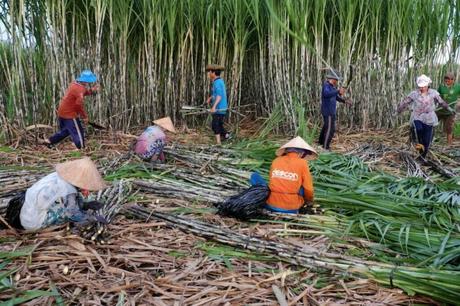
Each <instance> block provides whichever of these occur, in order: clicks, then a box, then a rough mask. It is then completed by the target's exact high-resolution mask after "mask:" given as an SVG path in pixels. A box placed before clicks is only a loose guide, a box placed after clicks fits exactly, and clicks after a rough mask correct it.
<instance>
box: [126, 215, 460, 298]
mask: <svg viewBox="0 0 460 306" xmlns="http://www.w3.org/2000/svg"><path fill="white" fill-rule="evenodd" d="M124 212H125V213H126V214H128V215H131V216H134V217H136V218H140V219H143V220H145V219H150V218H152V217H153V218H157V219H160V220H163V221H166V222H167V223H168V224H169V225H170V226H173V227H177V228H179V229H181V230H183V231H185V232H187V233H190V232H191V233H193V234H195V235H197V236H200V237H204V238H206V239H212V240H214V241H217V242H220V243H223V244H227V245H231V246H234V247H239V248H242V249H246V250H250V251H254V252H257V253H262V254H270V255H274V256H277V257H278V258H280V259H281V260H283V261H286V262H289V263H291V264H293V265H297V266H303V267H306V268H314V269H327V270H331V271H336V270H340V271H343V272H346V273H353V274H357V275H361V276H366V277H369V278H371V279H373V280H375V281H377V282H379V283H382V284H387V285H391V286H396V287H399V288H401V289H403V290H405V291H406V292H408V293H412V294H413V293H421V294H425V295H427V296H430V297H433V298H435V299H437V300H439V301H443V302H447V303H454V304H455V303H456V302H457V301H458V299H459V298H460V272H458V271H449V270H438V269H431V268H414V267H398V266H395V265H393V264H385V263H380V262H375V261H366V260H361V259H359V258H355V257H350V256H344V255H339V254H333V253H328V252H321V251H320V250H318V249H315V248H313V247H309V248H308V249H305V248H301V247H299V246H296V245H291V244H286V243H280V242H273V241H268V240H263V239H260V238H256V237H251V236H247V235H244V234H241V233H238V232H234V231H232V230H229V229H225V228H222V227H220V226H215V225H212V224H209V223H204V222H200V221H197V220H192V219H188V218H185V217H183V216H177V215H170V214H165V213H160V212H156V211H151V210H148V209H146V208H142V207H139V206H131V207H128V208H125V210H124Z"/></svg>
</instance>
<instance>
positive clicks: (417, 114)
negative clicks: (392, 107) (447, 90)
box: [398, 88, 449, 126]
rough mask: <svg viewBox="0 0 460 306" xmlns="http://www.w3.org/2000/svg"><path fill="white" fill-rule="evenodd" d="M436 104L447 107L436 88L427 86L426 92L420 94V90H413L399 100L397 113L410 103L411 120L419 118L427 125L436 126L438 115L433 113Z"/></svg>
mask: <svg viewBox="0 0 460 306" xmlns="http://www.w3.org/2000/svg"><path fill="white" fill-rule="evenodd" d="M436 104H440V105H441V106H442V107H443V108H445V109H448V108H449V105H448V104H447V103H446V102H445V101H444V100H443V99H442V98H441V96H440V95H439V93H438V92H437V91H436V90H434V89H431V88H429V89H428V92H427V93H426V94H422V93H421V92H420V90H414V91H413V92H411V93H410V94H409V95H408V96H407V97H405V98H404V100H402V101H401V103H400V104H399V106H398V113H400V112H402V111H403V110H405V109H406V108H407V107H408V106H409V105H411V106H412V115H411V121H414V120H420V121H422V122H423V123H425V124H427V125H433V126H436V125H438V117H437V116H436V113H435V110H436Z"/></svg>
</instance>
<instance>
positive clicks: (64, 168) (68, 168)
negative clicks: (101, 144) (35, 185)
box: [56, 157, 107, 191]
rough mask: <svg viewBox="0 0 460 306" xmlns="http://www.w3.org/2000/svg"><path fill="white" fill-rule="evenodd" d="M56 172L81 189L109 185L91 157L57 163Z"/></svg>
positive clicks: (100, 187) (102, 187)
mask: <svg viewBox="0 0 460 306" xmlns="http://www.w3.org/2000/svg"><path fill="white" fill-rule="evenodd" d="M56 172H57V173H58V174H59V176H60V177H61V178H62V179H63V180H65V181H66V182H68V183H69V184H72V185H74V186H76V187H79V188H81V189H86V190H92V191H95V190H101V189H104V188H105V187H107V185H106V184H105V182H104V180H103V179H102V177H101V175H100V174H99V171H98V170H97V167H96V165H95V164H94V163H93V161H92V160H91V159H90V158H89V157H85V158H82V159H76V160H72V161H68V162H65V163H62V164H57V165H56Z"/></svg>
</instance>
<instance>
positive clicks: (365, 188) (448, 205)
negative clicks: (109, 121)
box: [109, 140, 460, 302]
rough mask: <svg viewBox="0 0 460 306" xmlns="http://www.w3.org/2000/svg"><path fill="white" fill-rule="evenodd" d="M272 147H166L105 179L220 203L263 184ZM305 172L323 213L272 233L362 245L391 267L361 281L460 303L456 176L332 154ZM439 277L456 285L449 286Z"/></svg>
mask: <svg viewBox="0 0 460 306" xmlns="http://www.w3.org/2000/svg"><path fill="white" fill-rule="evenodd" d="M277 147H279V144H278V143H274V142H271V141H268V140H258V141H249V140H244V141H241V142H240V143H237V144H234V145H233V147H232V148H228V147H202V146H185V145H179V144H174V145H171V146H170V147H167V148H166V152H167V158H168V163H167V164H164V165H162V164H139V163H129V164H127V165H125V166H124V167H125V168H122V169H120V170H119V171H121V172H117V171H115V172H113V173H111V174H109V176H110V175H111V176H113V177H117V175H119V174H120V173H122V172H123V171H127V169H131V170H130V171H131V172H130V173H129V174H128V175H129V176H130V177H133V178H135V180H134V186H135V188H138V189H141V190H142V191H144V192H149V193H154V194H158V195H162V196H166V197H170V198H178V199H187V200H196V199H197V198H198V199H199V200H200V201H203V202H208V203H210V204H215V203H221V202H223V201H225V199H228V198H229V197H231V196H234V195H237V194H239V193H240V192H241V191H242V190H244V189H245V188H246V187H247V186H248V178H249V175H250V173H251V171H254V170H256V171H258V172H259V173H260V174H262V176H264V177H265V178H267V175H268V170H269V166H270V164H271V161H272V160H273V158H274V157H275V150H276V148H277ZM130 167H132V168H130ZM310 169H311V172H312V174H313V177H314V186H315V202H316V204H319V205H321V207H322V208H323V209H324V210H325V212H324V215H322V216H308V215H307V216H293V217H290V218H289V219H287V220H285V221H283V222H285V224H286V226H287V227H288V228H287V229H286V230H285V231H283V232H282V233H280V234H282V235H300V236H301V235H302V234H303V233H305V234H308V235H311V234H317V235H327V236H328V237H329V238H331V239H332V240H333V241H352V240H353V239H365V240H366V241H368V245H367V251H366V252H363V253H361V254H360V255H361V256H364V257H365V258H368V259H372V260H374V261H376V262H380V263H385V264H389V265H391V267H385V268H380V267H378V268H377V267H376V268H375V269H368V270H367V272H365V274H366V275H368V276H369V277H371V278H373V279H376V280H378V281H379V282H381V283H385V284H388V285H393V286H398V287H400V288H403V289H404V290H406V292H409V293H410V292H418V293H424V294H427V295H429V296H432V297H435V298H436V299H439V300H443V301H448V302H452V301H454V300H455V299H456V298H458V297H460V296H459V294H458V293H453V292H451V289H452V288H456V289H459V288H457V286H458V285H457V284H459V283H460V282H458V280H457V279H456V278H458V273H459V272H458V271H459V270H460V269H459V265H460V211H459V208H460V192H459V188H458V186H459V185H458V181H459V180H458V177H454V178H452V179H449V180H444V179H437V180H436V182H434V181H433V180H426V178H424V176H419V177H414V176H408V177H398V176H395V175H392V174H388V173H385V172H382V171H375V170H372V169H370V168H369V167H368V166H367V165H366V164H365V163H364V162H363V160H362V159H360V158H358V157H355V156H353V155H339V154H334V153H323V154H321V155H320V158H319V159H317V160H315V161H312V162H310ZM125 174H126V173H125ZM123 175H124V174H123ZM257 221H258V222H268V223H269V222H277V221H274V220H272V219H271V218H264V219H260V218H259V219H258V220H257ZM395 267H396V268H395ZM390 275H391V277H390ZM447 275H451V276H452V279H450V280H451V281H452V282H454V281H455V282H457V283H455V285H454V287H451V283H452V282H449V278H447ZM454 279H455V280H454ZM417 280H418V281H420V283H417ZM410 282H413V283H414V284H416V285H414V284H412V285H410V284H409V283H410ZM417 286H419V287H418V288H420V289H417V288H416V287H417ZM431 287H432V289H433V290H431V289H430V288H431ZM459 292H460V291H459Z"/></svg>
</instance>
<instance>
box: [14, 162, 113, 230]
mask: <svg viewBox="0 0 460 306" xmlns="http://www.w3.org/2000/svg"><path fill="white" fill-rule="evenodd" d="M105 187H106V184H105V182H104V180H103V179H102V177H101V175H100V174H99V171H98V170H97V167H96V165H95V164H94V163H93V162H92V161H91V159H89V158H88V157H86V158H82V159H78V160H73V161H69V162H65V163H62V164H58V165H56V171H55V172H53V173H51V174H48V175H47V176H45V177H43V178H42V179H40V180H39V181H38V182H36V183H35V184H33V185H32V186H31V187H30V188H29V189H27V191H26V192H25V193H22V194H20V195H19V196H17V197H15V198H13V199H12V200H10V202H9V205H8V208H7V213H6V219H7V221H8V223H9V224H10V225H11V226H13V227H15V228H19V229H26V230H37V229H40V228H44V227H47V226H51V225H56V224H60V223H64V222H67V221H73V222H87V221H99V220H101V221H104V220H103V219H101V218H100V217H97V216H95V215H93V214H90V213H88V209H92V210H97V209H100V208H102V206H103V204H102V203H100V202H97V201H90V202H85V201H84V200H83V198H84V197H85V198H86V197H87V196H88V195H89V192H90V191H97V190H101V189H103V188H105Z"/></svg>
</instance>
